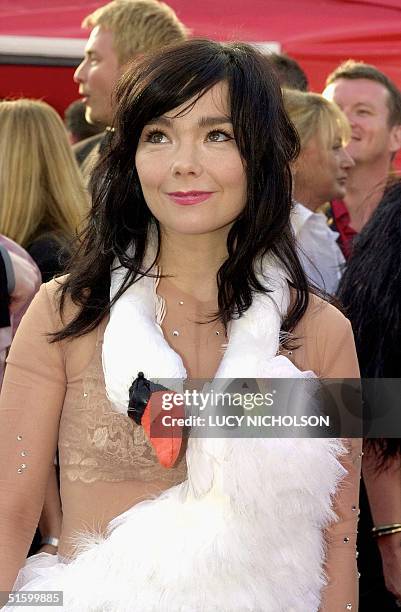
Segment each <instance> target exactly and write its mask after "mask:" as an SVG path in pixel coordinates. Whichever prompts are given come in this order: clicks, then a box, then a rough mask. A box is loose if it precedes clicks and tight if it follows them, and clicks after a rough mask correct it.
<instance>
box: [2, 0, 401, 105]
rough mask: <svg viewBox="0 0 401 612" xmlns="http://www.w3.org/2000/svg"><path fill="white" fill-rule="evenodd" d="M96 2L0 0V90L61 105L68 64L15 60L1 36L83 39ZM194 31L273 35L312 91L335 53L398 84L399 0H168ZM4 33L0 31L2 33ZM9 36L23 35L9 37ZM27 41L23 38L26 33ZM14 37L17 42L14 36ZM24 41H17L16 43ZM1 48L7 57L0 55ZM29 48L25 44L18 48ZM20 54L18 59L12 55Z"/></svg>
mask: <svg viewBox="0 0 401 612" xmlns="http://www.w3.org/2000/svg"><path fill="white" fill-rule="evenodd" d="M104 3H105V0H103V1H100V2H98V1H92V2H91V1H85V0H52V3H51V5H50V6H49V3H48V0H2V3H1V6H0V96H2V97H5V96H10V95H14V96H15V95H21V94H24V95H30V96H34V97H43V98H44V99H46V100H47V101H49V102H50V103H51V104H53V105H54V106H55V107H56V108H57V109H58V110H62V109H63V108H64V107H65V106H66V105H67V104H68V103H69V102H70V101H72V100H73V99H75V98H76V97H77V88H76V85H74V83H73V82H72V74H73V68H72V67H70V66H64V67H57V66H46V67H44V66H30V67H28V68H27V67H26V65H24V64H19V65H18V66H15V65H13V64H10V63H8V64H5V63H4V62H5V61H6V62H7V61H8V62H9V61H10V58H9V52H5V51H4V49H2V41H3V42H4V41H6V42H7V41H9V40H11V38H12V37H28V36H29V37H32V36H33V37H43V38H42V39H41V40H42V41H43V48H45V47H46V41H47V40H48V39H49V38H53V39H61V42H63V41H65V47H66V48H67V46H68V45H67V43H71V39H72V41H73V42H74V39H78V42H79V39H81V44H82V39H84V38H86V33H85V32H84V31H83V30H81V28H80V23H81V20H82V18H83V17H84V16H85V15H87V14H88V13H89V12H91V11H92V10H94V9H95V8H96V7H98V6H101V5H102V4H104ZM168 3H169V4H170V5H171V6H172V7H173V8H174V9H175V10H176V12H177V14H178V16H179V17H180V18H181V19H182V21H183V22H184V23H185V24H186V25H187V26H188V27H189V28H190V29H191V31H192V34H193V35H195V36H207V37H211V38H215V39H218V40H233V39H241V40H247V41H250V42H269V41H276V43H278V44H279V45H280V47H281V49H282V50H284V51H286V52H287V53H288V54H289V55H291V56H293V57H295V58H296V59H297V60H298V61H299V62H300V63H301V65H302V66H303V67H304V69H305V71H306V73H307V74H308V77H309V80H310V84H311V88H312V89H314V90H316V91H320V90H321V88H322V87H323V85H324V81H325V77H326V76H327V74H328V73H329V72H330V71H331V70H332V69H333V68H334V67H335V66H336V65H337V64H338V63H339V62H341V61H342V60H344V59H348V58H350V57H352V58H354V59H358V60H361V59H362V60H364V61H366V62H370V63H373V64H375V65H376V66H378V67H379V68H380V69H382V70H383V71H384V72H386V73H387V74H388V75H389V76H390V77H391V78H393V79H394V81H395V82H396V83H397V84H398V85H399V86H400V88H401V27H400V23H401V0H384V1H383V2H379V1H375V0H248V1H247V2H244V0H191V1H190V0H168ZM3 37H6V38H3ZM15 40H17V41H21V40H23V39H21V38H17V39H15ZM28 40H29V39H28ZM17 44H18V42H17ZM24 48H25V46H24ZM5 53H8V59H7V57H6V56H5ZM26 54H27V55H29V51H27V52H26ZM20 61H21V58H20V59H19V62H20Z"/></svg>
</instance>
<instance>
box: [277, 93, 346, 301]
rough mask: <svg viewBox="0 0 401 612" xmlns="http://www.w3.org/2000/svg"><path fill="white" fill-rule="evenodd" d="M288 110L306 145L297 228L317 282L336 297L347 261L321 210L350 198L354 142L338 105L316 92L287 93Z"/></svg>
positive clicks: (296, 169) (297, 168)
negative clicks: (350, 144)
mask: <svg viewBox="0 0 401 612" xmlns="http://www.w3.org/2000/svg"><path fill="white" fill-rule="evenodd" d="M284 103H285V108H286V111H287V113H288V115H289V117H290V119H291V121H292V122H293V124H294V126H295V128H296V130H297V132H298V134H299V137H300V141H301V152H300V155H299V157H298V159H297V160H296V162H295V163H294V164H293V175H294V193H293V196H294V200H295V206H294V210H293V214H292V226H293V230H294V233H295V235H296V238H297V243H298V249H299V256H300V259H301V261H302V264H303V266H304V270H305V272H306V274H307V276H308V278H309V280H310V281H312V283H314V284H315V285H316V286H318V287H319V288H320V289H323V290H324V291H327V292H328V293H335V292H336V290H337V286H338V283H339V281H340V278H341V274H342V269H343V265H344V262H345V260H344V257H343V255H342V253H341V250H340V248H339V246H338V244H337V238H338V234H337V233H336V232H334V231H332V230H331V229H330V228H329V227H328V225H327V222H326V217H325V215H324V214H323V213H320V212H317V210H318V209H319V207H320V206H322V205H323V204H325V203H326V202H330V201H331V200H333V199H338V198H339V199H342V198H344V196H345V191H346V182H347V177H348V170H349V169H350V168H351V167H352V166H353V165H354V162H353V160H352V158H351V157H350V155H349V154H348V153H347V151H346V149H345V148H344V146H345V144H346V143H347V142H348V140H349V137H350V127H349V124H348V120H347V118H346V117H345V115H344V114H343V113H342V111H341V110H340V109H339V108H338V106H337V105H336V104H334V103H333V102H329V101H328V100H326V99H325V98H323V96H321V95H319V94H315V93H304V92H299V91H294V90H284Z"/></svg>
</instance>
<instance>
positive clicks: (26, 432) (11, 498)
mask: <svg viewBox="0 0 401 612" xmlns="http://www.w3.org/2000/svg"><path fill="white" fill-rule="evenodd" d="M50 287H53V288H54V287H55V283H54V282H53V283H51V284H50ZM50 293H51V289H50ZM56 317H57V313H56V307H55V303H54V300H53V301H52V300H51V299H50V294H49V287H48V286H46V285H42V287H41V289H40V291H39V293H38V294H37V296H36V297H35V299H34V301H33V302H32V304H31V306H30V308H29V309H28V312H27V313H26V315H25V317H24V318H23V320H22V322H21V324H20V327H19V329H18V332H17V335H16V337H15V339H14V342H13V345H12V348H11V351H10V355H9V358H8V365H7V368H6V374H5V379H4V383H3V388H2V393H1V397H0V436H1V439H0V591H1V590H9V589H11V587H12V586H13V584H14V580H15V578H16V575H17V573H18V570H19V569H20V567H21V566H22V565H23V563H24V560H25V557H26V554H27V550H28V548H29V545H30V542H31V540H32V536H33V533H34V530H35V528H36V525H37V523H38V520H39V516H40V512H41V509H42V505H43V500H44V495H45V489H46V484H47V480H48V475H49V471H50V467H51V465H52V463H53V458H54V455H55V452H56V447H57V438H58V426H59V419H60V413H61V410H62V406H63V400H64V395H65V388H66V382H65V367H64V357H63V352H62V349H61V346H60V344H59V343H54V344H50V343H49V341H48V337H47V334H48V333H49V332H52V331H54V330H55V329H56V324H55V321H56Z"/></svg>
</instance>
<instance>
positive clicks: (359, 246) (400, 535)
mask: <svg viewBox="0 0 401 612" xmlns="http://www.w3.org/2000/svg"><path fill="white" fill-rule="evenodd" d="M400 245H401V183H400V182H397V183H395V184H394V185H393V186H392V187H391V188H390V189H389V190H388V191H387V192H386V195H385V196H384V198H383V200H382V202H381V203H380V205H379V207H378V208H377V210H376V212H375V213H374V215H373V216H372V218H371V220H370V221H369V223H368V224H367V225H366V226H365V227H364V229H363V231H362V232H361V234H360V235H359V236H358V239H357V241H356V242H355V245H354V247H353V251H352V256H351V258H350V259H349V261H348V263H347V268H346V270H345V273H344V276H343V279H342V282H341V284H340V288H339V297H340V299H341V301H342V303H343V304H344V307H345V309H346V313H347V316H349V318H350V320H351V323H352V327H353V330H354V334H355V342H356V348H357V353H358V358H359V364H360V368H361V374H362V376H363V377H364V378H392V379H394V378H396V379H399V378H401V246H400ZM389 384H394V383H391V382H390V383H389ZM383 389H384V387H383ZM363 473H364V486H363V487H362V491H361V493H362V501H361V510H362V511H361V523H360V530H359V540H360V545H359V546H360V570H361V608H360V609H361V610H371V609H372V607H373V608H375V609H376V608H377V609H379V608H380V610H383V611H386V612H387V611H390V610H397V609H398V608H399V607H400V606H401V603H400V601H398V603H397V602H396V601H395V600H394V597H393V596H392V595H394V596H395V597H396V598H397V599H398V600H401V529H400V528H399V524H400V522H401V440H400V438H382V439H380V438H379V439H370V440H369V439H368V440H367V441H366V444H365V458H364V468H363ZM366 494H367V497H366ZM367 498H368V499H369V503H368V499H367ZM369 505H370V509H369ZM383 525H385V526H386V527H389V526H391V525H393V526H394V525H395V527H394V528H393V529H394V530H393V529H390V528H386V529H385V530H381V531H380V527H381V526H383ZM372 529H374V531H373V532H372ZM372 536H373V537H372ZM376 544H377V545H376ZM379 553H380V554H379ZM382 568H383V569H382ZM383 573H384V580H383ZM386 587H387V589H388V590H387V589H386ZM389 591H390V593H391V594H390V593H389Z"/></svg>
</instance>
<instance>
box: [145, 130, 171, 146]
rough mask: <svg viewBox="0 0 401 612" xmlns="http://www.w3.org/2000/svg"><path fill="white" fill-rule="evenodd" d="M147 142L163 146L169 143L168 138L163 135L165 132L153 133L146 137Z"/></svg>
mask: <svg viewBox="0 0 401 612" xmlns="http://www.w3.org/2000/svg"><path fill="white" fill-rule="evenodd" d="M146 141H147V142H152V143H153V144H162V143H164V142H167V136H166V135H165V134H163V132H151V133H150V134H147V136H146Z"/></svg>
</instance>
